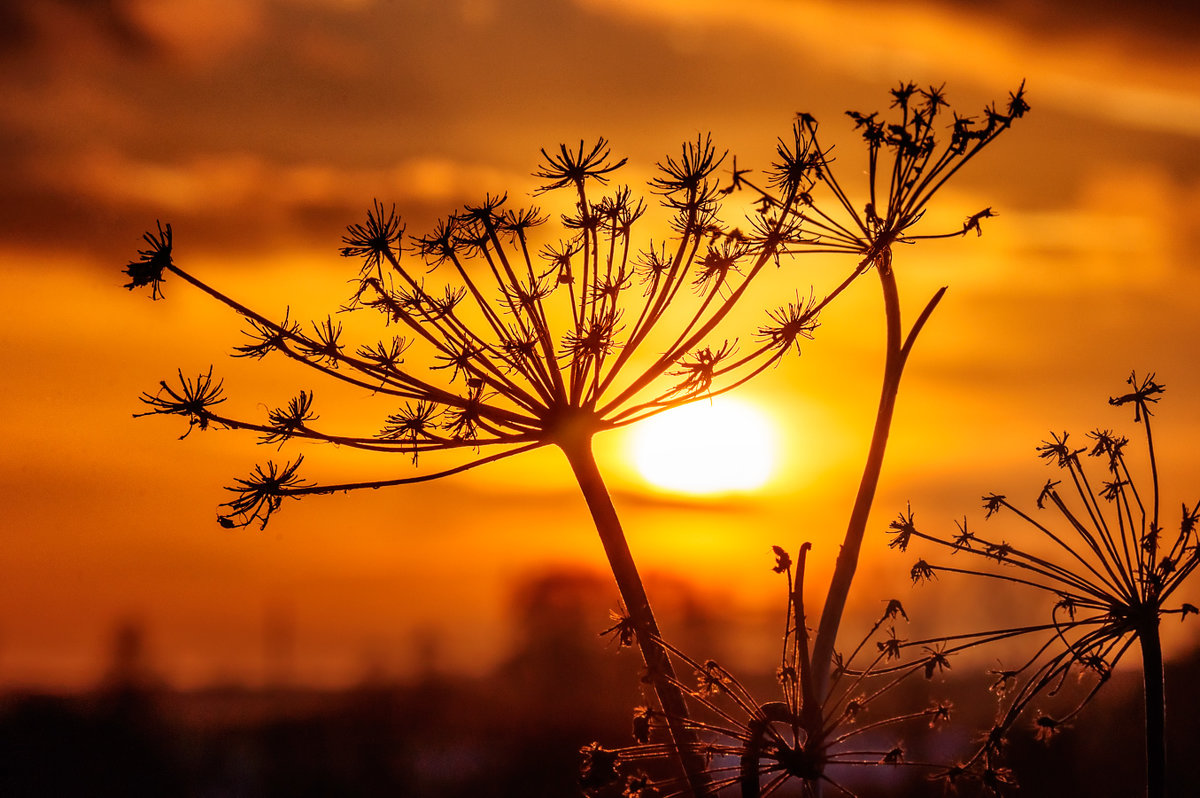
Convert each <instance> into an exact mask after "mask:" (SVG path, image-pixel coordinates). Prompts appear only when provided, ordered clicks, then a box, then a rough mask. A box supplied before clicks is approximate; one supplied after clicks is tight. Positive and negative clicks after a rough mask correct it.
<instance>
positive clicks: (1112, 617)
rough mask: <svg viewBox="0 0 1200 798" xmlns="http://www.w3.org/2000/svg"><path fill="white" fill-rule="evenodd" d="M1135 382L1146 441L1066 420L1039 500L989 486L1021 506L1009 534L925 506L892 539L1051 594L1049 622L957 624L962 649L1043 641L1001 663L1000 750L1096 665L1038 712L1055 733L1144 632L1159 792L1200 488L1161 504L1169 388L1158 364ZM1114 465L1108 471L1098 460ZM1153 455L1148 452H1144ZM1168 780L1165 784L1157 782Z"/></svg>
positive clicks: (932, 573) (940, 565) (1118, 400)
mask: <svg viewBox="0 0 1200 798" xmlns="http://www.w3.org/2000/svg"><path fill="white" fill-rule="evenodd" d="M1127 385H1128V386H1129V389H1128V390H1127V391H1125V392H1124V393H1121V394H1119V395H1117V396H1115V397H1113V398H1111V399H1110V400H1109V401H1110V403H1111V404H1112V405H1114V406H1118V407H1126V406H1132V407H1133V411H1134V414H1133V417H1134V422H1135V423H1136V424H1138V425H1139V426H1140V428H1141V433H1142V436H1141V437H1142V442H1143V444H1144V452H1143V454H1142V455H1141V458H1139V457H1138V456H1137V455H1133V454H1131V452H1130V441H1129V439H1128V438H1126V437H1124V436H1121V435H1117V434H1115V433H1113V432H1112V431H1110V430H1107V429H1097V430H1095V431H1093V432H1091V433H1089V434H1088V437H1087V442H1086V445H1075V442H1074V441H1072V440H1071V438H1070V436H1069V435H1068V434H1067V433H1065V432H1064V433H1060V434H1059V433H1052V434H1051V436H1050V439H1049V440H1047V441H1045V442H1043V443H1042V444H1041V445H1040V446H1038V447H1037V453H1038V456H1039V457H1040V458H1041V459H1043V460H1045V461H1046V462H1047V464H1049V465H1050V466H1052V467H1054V468H1056V469H1058V470H1059V472H1060V478H1059V479H1051V480H1047V482H1046V483H1045V485H1044V486H1043V487H1042V489H1041V491H1040V492H1039V494H1038V496H1037V497H1036V502H1035V505H1036V509H1035V510H1026V509H1021V508H1020V507H1018V506H1017V504H1015V503H1013V502H1012V501H1010V500H1009V498H1008V497H1007V496H1005V495H1001V494H998V493H992V494H989V495H987V496H984V497H983V506H984V509H985V511H986V515H985V518H986V519H991V518H992V517H993V516H999V517H1006V516H1008V517H1012V518H1015V519H1016V520H1017V521H1018V522H1019V523H1018V524H1017V526H1016V527H1014V528H1013V529H1012V530H1011V531H1010V532H1009V533H1008V534H1006V535H1005V536H1004V537H992V536H990V535H985V534H983V533H980V532H977V531H969V530H968V526H967V521H966V520H963V521H962V522H959V523H958V525H957V530H958V531H957V533H956V534H954V535H951V536H941V535H937V534H927V533H924V532H921V531H919V530H918V529H917V528H916V525H915V522H914V520H913V514H912V511H911V509H910V510H909V511H908V512H907V513H906V514H904V515H901V516H900V518H899V519H898V520H897V521H894V522H893V523H892V525H891V529H892V532H893V533H894V536H893V539H892V546H893V547H895V548H898V549H900V550H902V551H903V550H906V549H907V548H908V547H909V546H910V545H911V544H913V543H914V542H917V541H919V542H922V543H925V544H929V545H931V546H933V547H935V548H940V549H941V550H942V551H944V552H946V553H948V554H950V555H954V556H953V558H951V559H949V560H942V561H937V562H927V561H926V560H925V559H922V560H921V561H920V562H919V563H918V564H917V566H914V568H913V574H914V580H916V579H917V574H918V571H919V572H920V576H921V579H922V580H925V579H932V578H935V577H937V576H938V575H939V574H942V575H947V574H957V575H962V576H966V577H969V578H972V579H982V580H988V581H992V582H1000V583H1004V584H1009V585H1013V586H1016V587H1018V588H1023V589H1028V590H1030V591H1033V592H1034V593H1038V594H1041V595H1042V596H1044V598H1045V602H1046V604H1045V606H1046V614H1047V618H1046V620H1045V622H1043V623H1037V624H1032V625H1027V626H1013V627H1007V628H998V629H990V630H986V631H981V632H972V633H966V634H960V635H955V636H953V637H951V638H946V642H947V643H948V645H949V650H951V651H959V650H962V649H965V648H969V647H973V646H978V645H981V644H984V643H990V642H996V641H1001V640H1003V641H1010V642H1009V644H1010V645H1011V641H1012V640H1013V639H1014V638H1021V637H1026V636H1035V637H1038V638H1040V641H1039V642H1038V644H1037V645H1036V646H1035V649H1036V653H1035V654H1034V655H1033V656H1031V657H1029V658H1028V659H1023V660H1022V664H1020V665H1018V666H1016V667H1013V668H1009V669H1006V668H1004V667H1001V668H1000V669H998V670H996V671H994V672H993V673H994V675H995V676H996V679H995V681H994V682H993V685H992V689H993V692H996V693H997V694H998V695H999V696H1001V697H1002V699H1003V702H1004V704H1003V707H1002V712H1001V716H1000V718H999V720H998V721H997V724H996V728H995V730H994V731H995V734H993V735H991V738H992V740H991V742H989V744H988V745H987V746H985V750H986V752H987V753H995V752H996V750H998V747H999V740H1000V738H1002V736H1003V734H1004V733H1006V732H1007V731H1008V730H1009V729H1010V728H1011V727H1012V726H1013V725H1014V724H1015V723H1016V722H1017V721H1018V720H1019V719H1020V718H1021V717H1023V716H1024V715H1025V713H1026V712H1027V711H1028V710H1029V708H1030V706H1031V705H1032V704H1033V702H1035V701H1036V700H1038V699H1039V698H1040V697H1045V696H1046V695H1048V694H1050V695H1052V694H1058V693H1059V692H1060V691H1062V689H1063V686H1064V684H1065V683H1066V680H1067V677H1068V675H1070V674H1071V673H1073V672H1074V673H1078V674H1079V675H1080V676H1081V677H1090V679H1089V680H1090V682H1091V687H1090V688H1089V689H1088V690H1086V691H1085V693H1084V695H1083V696H1082V698H1081V700H1079V701H1077V702H1073V705H1072V706H1071V707H1069V708H1068V709H1067V710H1066V711H1063V712H1059V713H1057V714H1052V713H1051V712H1049V711H1046V710H1044V709H1043V710H1041V711H1039V713H1038V717H1037V719H1036V721H1035V722H1034V727H1035V730H1036V733H1037V736H1038V737H1039V738H1040V739H1047V738H1049V737H1050V736H1052V735H1053V734H1056V733H1058V732H1059V731H1061V730H1062V729H1063V728H1065V727H1066V725H1067V724H1068V722H1069V721H1070V720H1071V719H1072V718H1074V717H1075V716H1076V715H1077V714H1078V713H1079V712H1080V711H1081V710H1082V709H1083V708H1084V706H1086V705H1087V704H1088V702H1089V701H1090V700H1091V699H1092V698H1093V697H1094V696H1095V695H1096V692H1097V691H1098V690H1099V689H1100V687H1101V686H1103V684H1104V683H1105V682H1106V681H1107V680H1108V678H1109V675H1110V674H1111V673H1112V670H1113V669H1114V668H1115V667H1116V666H1117V663H1118V662H1120V661H1121V659H1122V658H1123V657H1124V656H1125V654H1126V653H1127V652H1128V651H1129V649H1130V648H1131V647H1132V646H1133V644H1134V643H1138V644H1139V645H1140V647H1141V653H1142V660H1143V670H1144V671H1145V676H1146V678H1145V686H1146V690H1147V696H1146V703H1147V733H1148V739H1147V742H1148V745H1149V755H1150V768H1149V772H1150V782H1151V794H1152V795H1160V794H1161V778H1162V774H1161V772H1159V771H1160V769H1161V767H1162V751H1161V746H1162V739H1161V734H1162V711H1163V693H1162V650H1161V642H1160V638H1159V624H1160V622H1161V620H1162V619H1163V618H1166V617H1170V616H1178V617H1179V618H1180V619H1182V620H1186V618H1187V616H1188V615H1192V614H1196V612H1197V610H1196V607H1195V606H1193V605H1192V604H1189V603H1187V602H1181V601H1179V599H1178V598H1177V596H1178V594H1179V592H1180V589H1181V588H1182V587H1183V585H1184V584H1185V582H1186V580H1187V579H1188V578H1189V577H1190V576H1191V575H1192V572H1193V571H1195V569H1196V567H1197V565H1198V564H1200V546H1198V543H1200V538H1198V537H1197V530H1196V525H1197V520H1200V502H1195V503H1192V504H1188V503H1186V502H1185V503H1184V504H1183V505H1182V511H1181V513H1180V514H1179V515H1178V516H1177V518H1178V520H1177V521H1176V522H1175V523H1173V524H1169V525H1168V523H1167V522H1166V520H1165V519H1164V518H1162V517H1161V511H1162V510H1161V497H1160V489H1159V470H1158V462H1157V457H1156V454H1155V448H1154V436H1153V433H1152V428H1151V418H1152V416H1153V406H1154V405H1155V404H1156V403H1157V402H1158V401H1159V399H1160V398H1161V396H1162V394H1163V392H1164V390H1165V388H1164V386H1163V385H1162V384H1161V383H1159V382H1158V381H1157V380H1156V379H1155V376H1154V375H1153V374H1151V375H1149V376H1147V377H1143V378H1139V377H1138V376H1137V375H1136V374H1132V375H1130V377H1129V379H1128V380H1127ZM1089 459H1090V460H1092V461H1095V462H1097V463H1098V464H1099V466H1100V469H1099V470H1100V471H1101V472H1102V474H1103V476H1100V477H1098V476H1097V475H1096V471H1097V469H1096V468H1095V467H1094V466H1089V465H1088V464H1087V462H1086V461H1087V460H1089ZM1139 459H1140V462H1139ZM1156 781H1157V782H1158V788H1157V789H1156V787H1155V783H1156Z"/></svg>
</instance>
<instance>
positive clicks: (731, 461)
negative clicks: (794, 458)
mask: <svg viewBox="0 0 1200 798" xmlns="http://www.w3.org/2000/svg"><path fill="white" fill-rule="evenodd" d="M777 446H778V431H777V430H776V429H775V428H774V427H773V426H772V424H771V421H770V420H769V419H768V417H767V415H766V414H765V413H764V412H763V411H762V410H760V409H758V408H757V407H755V406H754V405H752V404H750V403H748V402H744V401H741V400H737V399H731V398H728V397H719V398H717V399H713V400H711V401H700V402H696V403H694V404H690V405H686V406H685V407H680V408H676V409H674V410H670V411H668V412H666V413H663V414H661V415H659V416H655V417H654V418H652V419H649V420H647V421H644V422H642V423H641V424H640V425H638V427H637V428H636V430H635V431H634V433H633V435H632V436H631V440H630V452H631V455H632V457H633V459H634V463H635V464H636V466H637V470H638V473H639V474H640V475H641V476H642V478H643V479H644V480H646V481H647V482H649V483H650V484H651V485H654V486H655V487H657V488H659V489H661V490H665V491H671V492H675V493H686V494H695V495H704V494H723V493H734V492H746V491H753V490H755V489H757V488H761V487H762V486H763V485H764V484H765V483H766V482H767V481H768V480H769V479H770V478H771V475H772V473H773V471H774V469H775V465H776V462H777V459H778V452H777Z"/></svg>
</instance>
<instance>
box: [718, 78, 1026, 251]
mask: <svg viewBox="0 0 1200 798" xmlns="http://www.w3.org/2000/svg"><path fill="white" fill-rule="evenodd" d="M891 107H892V112H893V114H894V115H893V116H890V117H888V118H884V117H882V116H881V114H880V113H879V112H873V113H869V114H866V113H860V112H858V111H847V112H846V113H847V115H848V116H849V117H850V118H851V119H852V120H853V121H854V125H855V128H856V129H857V130H859V131H860V132H861V134H862V138H863V141H864V142H865V144H866V147H867V169H866V174H867V185H866V199H865V202H864V203H863V204H862V205H859V204H858V201H857V200H856V199H855V197H856V194H855V192H853V191H850V190H848V189H847V188H846V187H845V186H844V185H843V183H842V182H841V180H840V179H839V178H838V176H837V171H838V170H836V169H835V166H834V158H833V157H832V149H831V148H826V147H824V146H823V145H822V144H821V142H820V140H819V138H818V131H817V128H818V126H817V121H816V119H815V118H814V117H813V116H812V115H810V114H804V113H801V114H797V115H796V121H795V123H794V125H793V127H792V135H791V137H790V138H789V139H787V140H784V139H780V140H779V145H778V148H777V153H778V159H777V161H776V164H775V165H774V167H773V168H772V170H771V171H769V172H768V175H767V178H768V184H767V185H766V186H762V187H760V186H758V185H755V184H754V183H752V182H751V181H750V179H749V178H746V177H745V174H746V173H745V172H742V171H740V170H737V168H736V166H735V167H734V170H735V171H734V186H732V187H731V188H738V187H745V188H749V189H751V190H752V191H754V192H755V193H757V194H758V196H759V202H760V204H761V205H762V206H763V207H764V208H770V209H773V210H774V211H775V212H776V213H778V214H779V215H782V216H785V217H787V218H788V219H789V220H791V222H792V223H793V225H794V227H791V228H788V229H789V230H791V231H793V232H794V231H795V229H797V228H798V229H801V230H803V231H804V232H803V233H802V234H798V235H795V236H794V237H793V238H792V239H791V240H789V241H788V242H787V245H786V246H785V247H784V251H785V252H798V251H799V252H810V251H811V252H830V251H832V252H847V253H853V254H858V255H860V256H862V267H863V268H866V267H868V266H875V267H878V268H880V269H884V270H888V269H890V268H891V258H892V249H893V247H894V246H895V245H896V244H902V243H911V242H914V241H918V240H921V239H930V238H948V237H951V236H958V235H965V234H966V233H969V232H971V231H974V232H975V233H976V234H980V233H981V232H982V230H981V228H980V222H981V221H982V220H983V219H987V218H989V217H992V216H994V215H995V213H994V212H993V211H992V209H991V208H984V209H983V210H981V211H978V212H975V213H972V214H971V215H970V216H968V217H967V219H966V221H965V222H963V225H962V227H961V228H960V229H957V230H951V231H946V232H941V233H923V234H918V233H916V232H914V230H913V228H914V227H915V226H916V224H917V222H919V221H920V219H921V217H922V216H923V215H924V214H925V211H926V209H927V208H928V205H929V202H930V200H931V199H933V196H934V195H935V194H936V193H937V192H938V191H939V190H940V189H941V188H942V187H943V186H944V185H946V183H947V181H949V180H950V179H951V178H952V177H953V176H954V175H955V174H956V173H957V172H958V171H959V170H960V169H962V168H963V166H965V165H966V164H967V163H968V162H969V161H971V160H972V159H973V158H974V157H975V156H976V155H978V154H979V152H980V151H982V150H983V149H984V148H985V147H987V146H988V145H989V144H991V143H992V142H993V141H995V139H996V137H998V136H999V135H1000V134H1002V133H1003V132H1004V131H1005V130H1007V129H1008V128H1009V127H1011V126H1012V124H1013V123H1014V122H1015V121H1016V120H1018V119H1020V118H1021V117H1023V116H1024V115H1025V114H1026V113H1027V112H1028V111H1029V104H1028V102H1026V99H1025V84H1024V83H1023V82H1022V84H1021V86H1020V87H1019V88H1018V89H1017V90H1016V91H1015V92H1012V93H1011V94H1010V95H1009V98H1008V102H1007V103H1006V104H1005V105H1004V106H1003V107H998V106H996V105H995V104H993V105H990V106H988V107H987V108H984V109H983V111H982V112H981V113H980V114H978V115H976V116H960V115H959V114H958V113H957V112H953V111H951V110H950V105H949V103H948V101H947V99H946V92H945V87H944V86H941V87H934V86H930V87H928V88H919V87H918V86H917V85H916V84H914V83H902V84H900V86H899V87H897V88H895V89H893V90H892V105H891ZM948 115H949V116H950V117H951V118H950V119H947V116H948ZM947 132H948V135H947ZM826 195H827V196H828V197H829V198H830V199H828V201H827V200H826V199H825V197H826Z"/></svg>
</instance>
